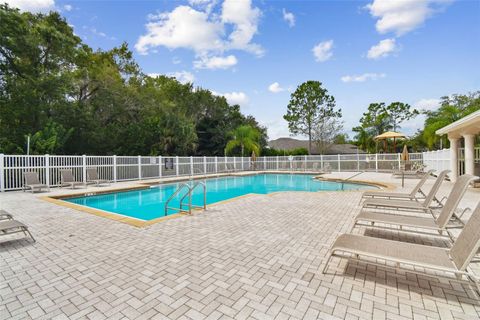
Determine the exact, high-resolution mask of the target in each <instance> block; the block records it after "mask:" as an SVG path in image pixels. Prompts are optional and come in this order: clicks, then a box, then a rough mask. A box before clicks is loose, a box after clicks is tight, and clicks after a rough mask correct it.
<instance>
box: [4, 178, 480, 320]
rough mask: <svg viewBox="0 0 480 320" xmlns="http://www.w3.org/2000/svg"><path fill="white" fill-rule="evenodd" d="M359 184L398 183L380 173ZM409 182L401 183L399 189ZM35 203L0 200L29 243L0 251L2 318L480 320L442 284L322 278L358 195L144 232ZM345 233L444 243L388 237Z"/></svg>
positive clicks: (335, 268) (411, 276) (479, 302)
mask: <svg viewBox="0 0 480 320" xmlns="http://www.w3.org/2000/svg"><path fill="white" fill-rule="evenodd" d="M349 175H351V173H345V174H344V173H336V174H332V175H330V176H331V177H342V176H343V177H345V176H349ZM361 177H362V179H363V180H376V181H381V182H386V183H393V184H396V185H399V183H400V180H398V179H395V180H393V179H391V178H390V175H387V174H375V173H365V174H364V175H362V176H361ZM415 182H416V181H414V180H407V182H406V188H405V189H406V190H409V189H410V188H411V186H412V185H413V184H414V183H415ZM427 183H428V184H430V185H431V184H432V181H429V182H427ZM131 184H134V183H126V184H124V185H131ZM451 185H452V184H451V183H448V182H447V183H445V184H444V186H442V189H441V193H443V194H445V193H447V192H448V188H449V187H451ZM54 192H55V191H54ZM62 192H66V191H62ZM43 195H44V194H34V195H32V194H29V193H22V192H7V193H5V194H0V208H2V209H5V210H7V211H9V212H10V213H12V214H13V215H14V216H15V218H16V219H18V220H20V221H22V222H24V223H26V224H27V225H28V226H30V229H31V231H32V233H33V234H34V236H35V237H36V239H37V243H34V244H32V243H30V242H28V241H27V240H15V241H13V240H12V241H6V242H2V243H0V318H1V319H248V318H250V319H372V318H374V319H413V318H414V319H452V318H453V319H478V318H479V317H480V299H479V298H478V297H477V296H476V294H475V292H474V291H473V289H472V288H471V287H470V286H468V285H466V284H461V283H458V282H456V281H453V280H451V279H446V278H437V277H432V276H428V275H418V274H415V273H412V272H407V271H395V270H393V269H391V268H388V267H377V266H374V265H371V264H368V263H363V262H362V263H355V262H353V261H352V262H349V261H348V260H345V259H343V260H342V259H337V258H334V259H333V260H332V262H331V264H330V267H329V269H328V272H327V274H322V273H321V269H322V267H323V265H324V263H325V260H326V255H327V252H328V249H329V247H330V245H331V244H332V242H333V241H334V240H335V238H336V237H337V236H338V235H339V234H340V233H343V232H348V231H349V230H350V228H351V226H352V224H353V216H354V215H356V213H358V210H359V206H358V202H359V199H360V195H361V193H360V192H316V193H308V192H287V193H276V194H272V195H254V196H250V197H244V198H241V199H238V200H235V201H230V202H226V203H222V204H219V205H213V206H211V207H209V209H208V210H207V211H206V212H199V213H196V214H195V215H194V216H184V217H180V218H177V219H171V220H167V221H164V222H160V223H157V224H155V225H152V226H149V227H146V228H137V227H133V226H130V225H127V224H123V223H119V222H115V221H112V220H109V219H105V218H101V217H98V216H95V215H90V214H88V213H85V212H80V211H76V210H74V209H70V208H67V207H62V206H58V205H55V204H53V203H49V202H46V201H43V200H41V199H40V198H39V197H40V196H43ZM479 200H480V190H469V191H468V192H467V196H466V198H465V200H464V201H463V202H462V204H461V206H462V207H465V206H470V207H473V206H474V205H476V202H477V201H479ZM466 218H468V216H467V217H466ZM355 232H356V233H367V234H368V235H370V236H376V237H384V238H391V239H398V240H404V241H410V242H418V243H426V244H431V245H437V246H445V245H446V243H445V241H442V240H438V239H435V238H429V237H416V236H413V235H411V234H400V233H398V232H387V231H382V232H380V231H372V230H370V229H367V230H365V229H356V230H355ZM12 238H13V236H12ZM0 240H1V238H0Z"/></svg>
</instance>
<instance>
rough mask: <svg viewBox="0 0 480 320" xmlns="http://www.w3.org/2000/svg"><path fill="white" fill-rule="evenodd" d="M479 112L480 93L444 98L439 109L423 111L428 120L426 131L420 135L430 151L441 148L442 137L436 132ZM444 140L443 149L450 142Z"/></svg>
mask: <svg viewBox="0 0 480 320" xmlns="http://www.w3.org/2000/svg"><path fill="white" fill-rule="evenodd" d="M477 110H480V91H476V92H474V93H470V94H466V95H461V94H454V95H452V96H450V97H447V96H446V97H442V98H441V102H440V107H439V108H438V109H436V110H430V111H426V110H424V111H423V114H424V115H425V116H426V119H425V124H424V130H423V131H420V132H419V135H421V136H422V140H423V142H424V143H425V144H426V145H427V147H428V148H429V149H432V148H439V147H440V143H439V142H440V140H441V139H442V137H439V136H437V135H436V133H435V132H436V131H437V130H438V129H440V128H443V127H445V126H447V125H449V124H450V123H452V122H455V121H457V120H459V119H461V118H463V117H465V116H467V115H469V114H470V113H472V112H475V111H477ZM443 139H445V140H444V143H443V147H447V146H448V141H447V139H446V138H445V137H443Z"/></svg>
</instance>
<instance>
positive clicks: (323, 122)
mask: <svg viewBox="0 0 480 320" xmlns="http://www.w3.org/2000/svg"><path fill="white" fill-rule="evenodd" d="M341 116H342V112H341V110H340V109H338V110H336V109H335V98H334V97H333V96H331V95H329V94H328V91H327V90H326V89H324V88H322V83H321V82H319V81H307V82H304V83H302V84H301V85H299V86H298V87H297V89H296V90H295V92H293V93H292V94H291V96H290V102H289V104H288V107H287V114H285V115H284V116H283V118H284V119H285V120H286V121H287V122H288V128H289V130H290V132H291V133H292V134H294V135H297V134H302V135H306V136H308V152H309V154H311V152H312V141H313V138H314V134H315V132H314V131H315V129H316V128H317V131H318V128H320V127H322V126H325V127H328V126H331V125H332V124H336V123H338V118H341ZM319 138H321V137H319Z"/></svg>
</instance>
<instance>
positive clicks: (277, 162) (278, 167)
mask: <svg viewBox="0 0 480 320" xmlns="http://www.w3.org/2000/svg"><path fill="white" fill-rule="evenodd" d="M278 169H279V166H278V156H277V171H278Z"/></svg>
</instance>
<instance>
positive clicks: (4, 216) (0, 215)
mask: <svg viewBox="0 0 480 320" xmlns="http://www.w3.org/2000/svg"><path fill="white" fill-rule="evenodd" d="M12 219H13V217H12V215H11V214H10V213H8V212H7V211H5V210H0V221H2V220H12Z"/></svg>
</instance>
